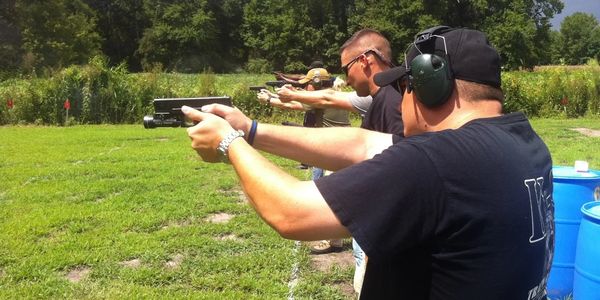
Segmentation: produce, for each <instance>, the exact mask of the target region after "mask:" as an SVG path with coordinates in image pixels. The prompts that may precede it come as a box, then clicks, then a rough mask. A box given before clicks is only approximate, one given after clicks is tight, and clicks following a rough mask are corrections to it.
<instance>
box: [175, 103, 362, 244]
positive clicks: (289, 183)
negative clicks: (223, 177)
mask: <svg viewBox="0 0 600 300" xmlns="http://www.w3.org/2000/svg"><path fill="white" fill-rule="evenodd" d="M182 110H183V111H184V113H185V114H186V115H187V116H188V117H190V118H191V119H192V120H195V121H200V122H199V123H198V124H197V125H196V126H194V127H190V128H188V129H187V131H188V135H189V137H190V138H191V140H192V147H193V148H194V149H195V150H196V151H197V152H198V154H199V155H200V156H201V157H202V159H203V160H205V161H208V162H215V161H218V157H217V154H216V151H215V149H216V147H217V145H218V144H219V142H220V141H221V140H222V139H223V137H224V136H225V135H227V134H228V133H229V132H231V131H232V130H233V128H232V127H231V126H230V125H229V124H228V123H227V122H226V121H225V120H224V119H222V118H219V117H217V116H215V115H213V114H210V113H203V112H199V111H197V110H194V109H191V108H186V107H184V108H182ZM228 153H229V159H230V161H231V164H232V165H233V167H234V168H235V171H236V172H237V174H238V176H239V178H240V181H241V184H242V187H243V188H244V191H245V192H246V193H247V195H248V198H249V199H250V203H251V204H252V206H253V207H254V209H255V210H256V212H257V213H258V214H259V215H260V216H261V217H262V218H263V219H264V220H265V222H267V223H268V224H269V225H270V226H271V227H272V228H273V229H275V230H276V231H277V232H278V233H279V234H280V235H281V236H283V237H285V238H288V239H295V240H319V239H327V238H340V237H348V236H350V233H349V232H348V230H347V229H346V227H344V226H343V225H342V224H341V223H340V221H339V220H338V219H337V217H336V216H335V214H334V213H333V211H331V209H330V208H329V206H328V205H327V203H326V202H325V200H324V199H323V197H322V195H321V194H320V193H319V190H318V189H317V187H316V186H315V184H314V182H312V181H299V180H298V179H296V178H294V177H293V176H291V175H289V174H287V173H285V172H284V171H282V170H281V169H279V168H278V167H277V166H275V165H273V164H272V163H271V162H270V161H268V160H267V159H265V158H264V157H263V156H262V155H260V153H258V152H257V151H256V150H255V149H254V148H252V147H251V146H250V145H248V143H246V141H245V140H244V139H242V138H237V139H235V140H234V141H233V142H232V143H231V145H230V146H229V151H228Z"/></svg>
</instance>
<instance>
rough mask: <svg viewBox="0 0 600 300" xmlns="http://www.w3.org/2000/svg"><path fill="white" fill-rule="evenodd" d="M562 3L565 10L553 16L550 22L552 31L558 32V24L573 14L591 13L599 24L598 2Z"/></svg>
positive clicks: (564, 0) (567, 1)
mask: <svg viewBox="0 0 600 300" xmlns="http://www.w3.org/2000/svg"><path fill="white" fill-rule="evenodd" d="M563 3H565V8H563V11H562V13H560V14H558V15H556V16H554V18H553V19H552V21H551V23H552V28H553V29H554V30H559V29H560V22H562V20H563V19H564V18H565V17H566V16H570V15H572V14H573V13H575V12H585V13H588V14H590V13H591V14H592V15H594V16H595V17H596V19H598V21H599V22H600V0H563Z"/></svg>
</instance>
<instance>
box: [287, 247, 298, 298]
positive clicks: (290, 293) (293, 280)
mask: <svg viewBox="0 0 600 300" xmlns="http://www.w3.org/2000/svg"><path fill="white" fill-rule="evenodd" d="M299 250H300V241H296V242H295V243H294V250H293V252H292V253H293V255H294V264H293V265H292V273H291V275H290V281H289V282H288V297H287V298H288V300H294V289H295V288H296V285H298V279H299V278H298V275H299V273H300V266H299V265H300V262H299V260H298V251H299Z"/></svg>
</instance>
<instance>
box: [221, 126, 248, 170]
mask: <svg viewBox="0 0 600 300" xmlns="http://www.w3.org/2000/svg"><path fill="white" fill-rule="evenodd" d="M239 137H244V132H243V131H241V130H234V131H232V132H230V133H229V134H228V135H227V136H225V138H224V139H223V140H222V141H221V142H220V143H219V147H217V153H218V154H219V157H220V158H221V161H222V162H224V163H226V164H228V163H229V157H228V152H229V145H231V142H233V140H235V139H237V138H239Z"/></svg>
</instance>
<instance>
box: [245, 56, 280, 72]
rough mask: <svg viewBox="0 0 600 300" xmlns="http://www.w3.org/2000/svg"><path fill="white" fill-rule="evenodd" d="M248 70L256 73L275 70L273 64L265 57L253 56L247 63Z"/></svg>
mask: <svg viewBox="0 0 600 300" xmlns="http://www.w3.org/2000/svg"><path fill="white" fill-rule="evenodd" d="M245 69H246V71H247V72H250V73H256V74H264V73H269V72H271V71H272V70H273V65H271V63H270V62H269V61H268V60H266V59H264V58H251V59H249V60H248V63H246V68H245Z"/></svg>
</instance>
